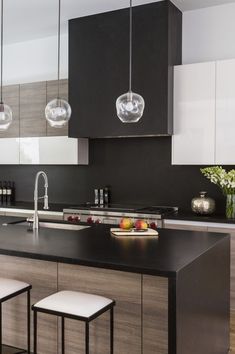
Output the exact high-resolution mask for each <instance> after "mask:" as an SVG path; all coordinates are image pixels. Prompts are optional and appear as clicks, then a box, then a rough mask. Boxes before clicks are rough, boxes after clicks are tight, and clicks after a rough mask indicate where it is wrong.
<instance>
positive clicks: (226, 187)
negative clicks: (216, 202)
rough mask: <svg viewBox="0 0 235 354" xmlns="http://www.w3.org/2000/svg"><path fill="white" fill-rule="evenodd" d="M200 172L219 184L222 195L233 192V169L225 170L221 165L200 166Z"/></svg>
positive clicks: (234, 190)
mask: <svg viewBox="0 0 235 354" xmlns="http://www.w3.org/2000/svg"><path fill="white" fill-rule="evenodd" d="M201 172H202V174H203V175H204V176H205V177H207V178H208V179H209V180H210V181H211V182H212V183H214V184H216V185H217V186H219V187H220V188H221V189H222V191H223V194H224V195H228V194H235V170H230V171H229V172H227V171H226V170H225V169H224V168H222V167H221V166H214V167H207V168H201Z"/></svg>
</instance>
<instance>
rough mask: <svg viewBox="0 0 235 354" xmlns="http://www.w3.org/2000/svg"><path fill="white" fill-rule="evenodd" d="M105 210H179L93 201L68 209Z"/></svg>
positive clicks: (140, 211)
mask: <svg viewBox="0 0 235 354" xmlns="http://www.w3.org/2000/svg"><path fill="white" fill-rule="evenodd" d="M71 209H72V210H105V211H117V212H119V211H120V212H133V213H143V214H158V215H163V214H164V215H165V214H168V213H173V212H176V211H178V208H176V207H167V206H150V207H148V206H143V205H134V204H108V205H105V204H104V205H97V204H92V203H84V204H79V205H76V206H71V207H70V208H68V210H71Z"/></svg>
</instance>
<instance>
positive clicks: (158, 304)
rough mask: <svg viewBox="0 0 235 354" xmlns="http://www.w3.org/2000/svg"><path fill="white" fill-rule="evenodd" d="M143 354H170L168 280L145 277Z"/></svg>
mask: <svg viewBox="0 0 235 354" xmlns="http://www.w3.org/2000/svg"><path fill="white" fill-rule="evenodd" d="M143 353H144V354H168V279H166V278H160V277H155V276H146V275H144V276H143Z"/></svg>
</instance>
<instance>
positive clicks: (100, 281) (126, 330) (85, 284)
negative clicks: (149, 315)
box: [58, 264, 160, 354]
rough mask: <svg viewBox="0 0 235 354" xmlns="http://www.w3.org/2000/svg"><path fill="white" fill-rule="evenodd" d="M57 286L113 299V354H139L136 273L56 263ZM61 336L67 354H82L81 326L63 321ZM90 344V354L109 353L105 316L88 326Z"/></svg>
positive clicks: (107, 322)
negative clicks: (63, 338)
mask: <svg viewBox="0 0 235 354" xmlns="http://www.w3.org/2000/svg"><path fill="white" fill-rule="evenodd" d="M58 286H59V290H68V289H69V290H77V291H84V292H88V293H92V294H97V295H101V296H107V297H109V298H111V299H114V300H116V306H115V313H114V321H115V328H114V330H115V332H114V333H115V338H114V353H115V354H130V353H135V354H141V275H140V274H133V273H126V272H120V271H113V270H105V269H98V268H90V267H83V266H76V265H67V264H59V268H58ZM65 337H66V348H67V349H66V351H67V352H68V353H70V354H77V353H78V352H81V353H83V352H84V350H85V347H84V345H85V343H84V323H79V322H77V321H70V320H67V321H66V336H65ZM90 343H91V352H92V353H95V354H109V353H110V347H109V314H108V313H107V314H104V315H102V316H101V317H100V318H98V319H97V320H95V321H93V323H92V324H91V337H90ZM146 354H147V352H146ZM149 354H150V352H149ZM159 354H160V352H159Z"/></svg>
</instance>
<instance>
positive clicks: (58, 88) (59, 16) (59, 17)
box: [57, 0, 61, 98]
mask: <svg viewBox="0 0 235 354" xmlns="http://www.w3.org/2000/svg"><path fill="white" fill-rule="evenodd" d="M60 21H61V0H59V12H58V75H57V80H58V82H57V85H58V87H57V96H58V98H60Z"/></svg>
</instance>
